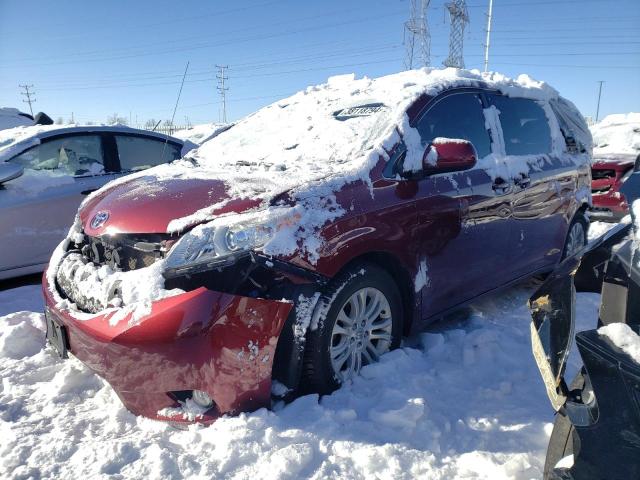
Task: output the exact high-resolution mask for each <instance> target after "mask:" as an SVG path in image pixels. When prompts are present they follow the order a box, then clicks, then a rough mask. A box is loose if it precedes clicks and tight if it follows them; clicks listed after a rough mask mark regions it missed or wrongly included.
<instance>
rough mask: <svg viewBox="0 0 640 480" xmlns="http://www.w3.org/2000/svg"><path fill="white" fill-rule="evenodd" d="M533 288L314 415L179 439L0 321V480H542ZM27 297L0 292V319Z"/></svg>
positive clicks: (308, 405)
mask: <svg viewBox="0 0 640 480" xmlns="http://www.w3.org/2000/svg"><path fill="white" fill-rule="evenodd" d="M29 288H31V287H29ZM534 288H535V287H533V286H529V287H518V288H514V289H511V290H509V291H507V292H506V293H505V294H503V295H501V296H499V297H494V298H491V299H488V300H485V301H483V302H482V303H479V304H477V305H475V306H474V307H473V308H471V309H469V310H467V311H466V313H461V314H459V315H458V316H457V317H456V318H452V319H451V320H449V321H447V322H446V323H443V324H440V325H438V326H434V327H432V328H431V329H430V331H429V333H425V334H422V335H420V336H416V337H413V338H410V339H408V340H407V341H406V343H405V346H404V347H403V348H401V349H399V350H396V351H394V352H391V353H389V354H387V355H384V356H383V357H382V360H381V362H380V363H379V364H376V365H371V366H368V367H365V368H364V369H363V372H362V376H361V377H359V378H357V379H356V380H355V381H354V382H353V383H352V384H350V385H347V386H345V387H343V388H342V389H340V390H338V391H337V392H335V393H334V394H333V395H330V396H326V397H324V398H322V399H321V400H320V401H318V397H317V396H316V395H309V396H305V397H302V398H299V399H298V400H296V401H294V402H293V403H291V404H289V405H287V406H284V407H283V408H280V409H278V410H277V411H268V410H264V409H262V410H259V411H257V412H254V413H250V414H241V415H239V416H237V417H223V418H221V419H220V420H218V421H217V422H215V423H214V424H213V425H212V426H210V427H207V428H204V427H199V426H192V427H189V428H188V429H187V430H177V429H175V428H172V427H170V426H168V425H166V424H164V423H160V422H154V421H152V420H147V419H143V418H137V417H134V416H133V415H131V414H130V413H129V412H127V411H126V410H125V409H124V407H123V406H122V404H121V402H120V400H119V399H118V397H117V395H116V394H115V393H114V392H113V390H112V389H111V388H110V387H109V386H108V385H107V384H106V383H105V382H104V381H102V380H101V379H100V378H99V377H97V376H96V375H94V374H93V373H92V372H90V371H89V370H88V369H87V368H86V367H84V366H83V365H82V364H81V363H80V362H78V361H77V360H76V359H74V358H71V359H69V360H67V361H62V360H60V359H58V358H57V357H55V356H54V355H53V353H52V351H51V349H50V348H44V340H43V337H44V331H43V328H44V325H43V319H42V315H41V314H39V313H31V312H19V313H14V314H11V315H8V316H5V317H0V338H2V339H3V340H2V341H3V344H5V345H7V344H13V345H14V348H15V350H14V351H12V352H5V351H4V350H2V351H0V375H1V377H2V383H0V435H1V436H2V438H3V441H2V444H1V445H0V477H1V478H7V479H18V478H29V477H31V478H69V479H75V478H101V477H107V476H114V477H117V478H122V479H128V478H163V479H171V478H176V479H177V478H252V479H262V478H265V479H272V478H283V479H286V478H290V479H296V478H316V479H325V478H336V477H338V478H394V479H395V478H398V479H411V478H428V479H450V478H478V479H491V480H494V479H529V478H541V477H542V468H543V463H544V455H545V451H546V446H547V442H548V440H549V434H550V431H551V422H553V412H552V409H551V407H550V405H549V402H548V399H547V397H546V395H545V389H544V385H543V383H542V381H541V380H540V378H539V374H538V371H537V367H536V365H535V362H534V360H533V357H532V355H531V353H530V344H529V322H530V317H529V314H528V310H527V307H526V300H527V298H528V296H529V295H530V294H531V293H532V291H533V289H534ZM28 295H29V296H30V295H33V296H36V291H35V288H34V289H33V290H31V289H25V290H23V289H17V290H9V291H5V292H1V291H0V308H1V307H2V306H4V305H7V302H8V301H16V299H17V298H18V297H25V296H28ZM21 302H22V304H23V305H27V304H29V303H30V302H29V301H28V299H27V298H23V299H22V301H21ZM15 306H16V307H18V308H20V307H19V303H18V304H15ZM578 306H579V310H578V312H577V315H576V318H577V319H578V320H579V321H584V322H585V325H586V326H588V327H589V328H593V326H594V325H595V324H596V321H597V310H598V296H597V295H593V294H588V295H584V294H579V295H578ZM32 308H34V309H36V310H37V309H39V308H40V307H39V299H38V301H37V302H36V301H34V302H33V306H32ZM21 324H22V325H23V326H22V327H20V328H18V325H21ZM36 345H37V346H38V348H35V346H36ZM17 356H21V357H22V358H20V359H16V358H14V357H17Z"/></svg>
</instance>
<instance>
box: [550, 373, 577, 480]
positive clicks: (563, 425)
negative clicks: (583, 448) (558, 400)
mask: <svg viewBox="0 0 640 480" xmlns="http://www.w3.org/2000/svg"><path fill="white" fill-rule="evenodd" d="M583 387H584V376H583V374H582V373H581V372H580V373H578V374H577V375H576V376H575V378H574V379H573V381H572V382H571V384H570V386H569V389H570V390H577V389H582V388H583ZM575 442H576V438H575V428H574V426H573V424H572V423H571V420H569V417H567V416H566V415H562V414H560V413H558V414H556V419H555V421H554V422H553V431H552V432H551V438H550V439H549V446H548V447H547V456H546V458H545V461H544V474H543V477H542V478H543V479H544V480H549V479H552V478H557V477H553V476H552V473H553V468H554V467H555V466H556V465H557V463H558V462H559V461H560V460H562V459H563V458H564V457H566V456H568V455H573V454H574V444H575Z"/></svg>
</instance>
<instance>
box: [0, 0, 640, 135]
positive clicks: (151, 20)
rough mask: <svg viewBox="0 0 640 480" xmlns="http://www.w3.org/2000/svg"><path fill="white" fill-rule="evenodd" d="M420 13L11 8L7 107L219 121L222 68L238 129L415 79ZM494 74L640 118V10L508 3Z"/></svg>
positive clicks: (585, 2)
mask: <svg viewBox="0 0 640 480" xmlns="http://www.w3.org/2000/svg"><path fill="white" fill-rule="evenodd" d="M444 3H445V2H444V1H442V0H432V1H431V6H430V9H429V25H430V29H431V35H432V48H431V55H432V65H441V64H442V61H443V60H444V58H445V57H446V56H447V45H448V34H449V30H448V23H447V21H448V20H447V17H446V16H445V11H444V8H443V5H444ZM467 4H468V6H469V14H470V19H471V23H470V26H469V28H468V29H467V32H466V34H465V48H464V52H465V62H466V66H467V67H468V68H482V59H483V43H484V29H485V24H486V20H485V14H486V11H487V6H488V0H469V1H468V2H467ZM408 15H409V0H349V1H344V0H343V1H338V0H324V1H322V2H320V1H315V2H314V1H304V2H303V1H299V0H298V1H293V0H277V1H274V0H271V1H269V0H246V1H242V2H237V1H235V2H233V1H206V2H204V1H199V2H197V1H191V0H189V1H177V2H176V1H175V0H173V1H168V0H154V1H124V0H115V1H108V2H88V1H79V0H68V1H61V2H51V1H44V0H37V1H33V0H32V1H29V2H26V1H24V0H0V106H13V107H19V108H22V109H26V110H27V111H28V107H27V106H26V105H25V104H23V103H22V102H21V100H22V97H21V96H20V94H19V92H20V90H19V88H18V84H25V83H26V84H33V85H34V90H35V91H36V99H37V102H36V104H35V108H34V111H39V110H43V111H45V112H47V113H49V114H50V115H51V116H52V117H53V118H54V119H55V118H57V117H60V116H61V117H64V119H65V120H66V119H68V118H69V117H70V116H71V112H73V113H74V116H75V118H76V120H77V121H80V122H85V121H98V122H102V121H105V120H106V118H107V116H109V115H111V114H113V113H118V114H119V115H120V116H124V117H129V115H131V117H132V119H133V121H134V123H135V120H136V118H137V119H138V121H139V122H140V123H142V122H144V121H145V120H147V119H149V118H155V119H167V118H170V117H171V113H172V110H173V105H174V103H175V99H176V96H177V92H178V88H179V85H180V79H181V76H182V72H183V71H184V68H185V65H186V63H187V61H189V62H190V66H189V75H188V76H187V80H186V83H185V86H184V91H183V94H182V99H181V102H180V108H179V109H178V113H177V114H176V123H178V124H182V123H184V122H185V117H188V118H189V120H190V121H191V122H192V123H202V122H208V121H216V120H218V118H219V97H218V95H217V93H216V88H215V87H216V84H215V68H214V66H215V64H226V65H229V67H230V68H229V77H230V78H229V82H228V86H229V88H230V90H229V92H228V112H229V117H230V118H231V119H237V118H239V117H241V116H243V115H246V114H247V113H250V112H251V111H253V110H255V109H257V108H259V107H261V106H264V105H266V104H268V103H271V102H273V101H275V100H276V99H278V98H280V97H283V96H286V95H289V94H291V93H294V92H296V91H298V90H300V89H303V88H304V87H306V86H307V85H310V84H316V83H321V82H323V81H324V80H326V78H327V77H328V76H331V75H335V74H340V73H349V72H355V73H356V74H357V75H358V76H361V75H369V76H379V75H384V74H388V73H392V72H396V71H399V70H401V69H402V68H403V59H404V47H403V45H402V42H403V22H404V21H405V20H406V19H407V17H408ZM493 29H494V33H493V36H492V40H491V43H492V48H491V59H490V69H492V70H496V71H500V72H503V73H506V74H508V75H511V76H515V75H518V74H519V73H529V74H530V75H532V76H533V77H535V78H538V79H541V80H545V81H547V82H549V83H550V84H551V85H553V86H554V87H555V88H557V89H558V90H559V91H560V92H561V93H562V94H563V95H564V96H566V97H568V98H569V99H571V100H573V101H574V102H575V103H576V104H577V105H578V107H579V108H580V109H581V111H582V112H583V114H584V115H592V116H595V112H596V99H597V89H598V84H597V81H598V80H604V81H605V82H606V83H605V85H604V89H603V95H602V103H601V111H600V116H601V117H602V116H604V115H606V114H609V113H618V112H629V111H636V112H637V111H640V1H638V0H621V1H616V2H614V1H602V0H600V1H590V0H581V1H571V0H566V1H552V0H495V3H494V23H493Z"/></svg>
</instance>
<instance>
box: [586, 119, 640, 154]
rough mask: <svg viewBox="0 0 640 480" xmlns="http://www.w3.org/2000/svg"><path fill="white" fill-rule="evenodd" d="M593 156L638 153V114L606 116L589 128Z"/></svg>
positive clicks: (639, 122)
mask: <svg viewBox="0 0 640 480" xmlns="http://www.w3.org/2000/svg"><path fill="white" fill-rule="evenodd" d="M591 135H592V136H593V154H594V156H604V155H607V154H635V155H637V154H638V153H640V113H633V112H632V113H626V114H625V113H616V114H613V115H607V116H606V117H604V118H603V119H602V120H601V121H600V122H599V123H596V124H595V125H593V126H591Z"/></svg>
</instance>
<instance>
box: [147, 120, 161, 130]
mask: <svg viewBox="0 0 640 480" xmlns="http://www.w3.org/2000/svg"><path fill="white" fill-rule="evenodd" d="M157 123H158V121H157V120H156V119H155V118H150V119H149V120H147V121H146V122H144V128H146V129H147V130H151V129H153V128H154V127H155V126H156V124H157Z"/></svg>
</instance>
